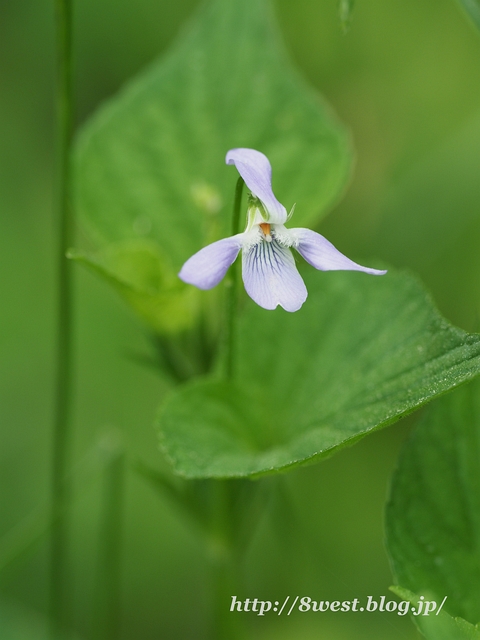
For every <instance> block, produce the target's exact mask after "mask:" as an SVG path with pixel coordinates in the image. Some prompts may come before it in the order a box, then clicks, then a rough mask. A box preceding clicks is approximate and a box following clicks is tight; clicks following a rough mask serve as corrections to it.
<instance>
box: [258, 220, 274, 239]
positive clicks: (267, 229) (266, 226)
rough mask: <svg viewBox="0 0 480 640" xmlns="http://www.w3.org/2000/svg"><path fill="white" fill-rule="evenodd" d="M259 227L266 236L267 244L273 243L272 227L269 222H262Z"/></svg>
mask: <svg viewBox="0 0 480 640" xmlns="http://www.w3.org/2000/svg"><path fill="white" fill-rule="evenodd" d="M258 226H259V227H260V229H261V230H262V231H263V235H264V236H265V240H266V241H267V242H271V241H272V236H271V233H270V225H269V224H268V222H261V223H260V224H259V225H258Z"/></svg>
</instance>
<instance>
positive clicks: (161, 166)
mask: <svg viewBox="0 0 480 640" xmlns="http://www.w3.org/2000/svg"><path fill="white" fill-rule="evenodd" d="M239 146H242V147H253V148H256V149H259V150H261V151H263V152H264V153H266V154H267V155H268V156H269V158H270V161H271V163H272V166H273V186H274V190H275V193H276V195H277V197H278V198H279V200H280V201H281V202H282V203H284V204H285V206H286V207H287V208H288V209H290V208H291V206H292V205H293V204H294V203H295V202H296V203H297V209H296V214H295V219H296V224H298V225H299V226H301V225H306V224H308V223H309V222H312V221H315V220H317V219H318V218H319V216H320V215H323V214H325V212H326V210H327V208H328V207H329V206H331V204H332V203H333V202H334V201H335V200H336V199H337V198H338V196H339V194H340V192H341V191H342V189H343V187H344V185H345V183H346V180H347V177H348V173H349V168H350V163H351V155H352V154H351V150H350V144H349V138H348V135H347V134H346V132H345V131H344V130H343V128H342V127H341V126H340V124H339V123H338V122H337V120H336V119H335V117H334V116H333V114H332V112H331V111H330V109H329V108H328V107H327V106H326V105H325V104H324V103H323V101H322V99H321V97H320V96H319V95H318V94H317V93H315V92H314V91H313V90H312V89H311V88H309V87H307V86H306V84H305V83H304V82H303V80H301V79H300V78H299V77H298V76H297V74H296V73H295V71H294V70H293V69H292V67H291V64H290V61H289V60H288V58H287V56H286V55H285V52H284V50H283V47H282V45H281V43H280V41H279V38H278V34H277V31H276V28H275V22H274V19H273V17H272V14H271V10H270V3H269V2H268V0H211V1H210V2H208V3H206V5H205V6H204V7H202V9H201V10H200V11H199V12H198V14H197V15H196V17H195V18H194V20H193V22H192V23H191V24H190V26H189V28H188V29H187V30H186V31H185V33H184V34H183V35H182V36H181V37H179V38H178V40H177V42H176V44H175V46H174V47H173V49H172V51H171V52H170V53H168V55H167V56H165V57H164V58H163V59H162V60H160V61H159V62H156V63H155V64H153V65H152V66H151V67H150V68H149V69H148V70H147V71H146V72H145V73H143V74H141V75H140V76H139V77H138V78H137V79H136V80H134V81H133V82H132V83H130V84H129V85H128V86H127V87H126V89H125V90H124V91H122V92H121V93H120V94H119V95H118V96H117V97H116V98H114V99H113V100H111V101H110V102H109V103H108V104H106V105H105V106H104V107H103V108H101V109H100V111H99V113H98V114H97V115H95V116H94V117H93V118H92V119H91V121H90V122H89V123H88V124H87V125H86V126H85V127H84V129H83V131H82V133H81V135H80V137H79V141H78V146H77V149H76V155H75V163H74V166H75V186H76V189H75V191H76V209H77V211H78V212H79V216H80V219H81V221H82V223H83V225H84V226H85V228H86V230H87V231H88V232H89V234H90V236H91V238H92V239H93V240H94V241H95V242H96V243H97V245H98V246H99V247H100V248H101V249H102V250H103V249H104V248H105V247H109V246H110V245H115V246H117V245H118V243H124V242H130V241H131V240H132V239H135V238H137V239H142V238H148V239H150V240H152V241H153V242H155V243H156V245H157V246H158V249H159V251H160V252H161V255H162V256H164V257H165V258H168V261H169V263H170V264H171V267H172V269H173V270H174V271H175V272H178V270H179V268H180V267H181V265H182V264H183V263H184V262H185V260H187V259H188V258H189V257H190V256H191V255H192V254H193V253H194V252H195V251H198V250H199V249H200V248H201V247H202V246H204V245H205V244H207V243H208V242H211V241H213V240H215V239H218V238H220V237H223V236H225V235H227V234H228V232H229V227H230V224H231V223H230V218H231V207H232V202H233V194H234V186H235V182H236V179H237V175H238V174H237V172H236V171H235V169H234V168H233V167H227V166H226V165H225V154H226V152H227V151H228V150H229V149H230V148H233V147H239ZM124 258H125V256H123V255H122V256H121V259H119V260H117V261H116V262H115V265H113V264H112V263H110V266H109V268H108V269H107V271H108V277H109V278H111V281H112V282H114V281H119V282H122V283H123V281H124V277H123V273H122V272H123V269H124V268H123V265H122V260H123V259H124ZM125 259H128V258H125ZM98 270H100V267H98V269H97V271H98ZM118 286H120V288H122V289H124V287H123V285H118ZM118 286H117V288H118ZM124 295H125V297H126V299H127V300H128V301H129V302H130V304H132V305H133V306H134V308H135V309H136V311H137V312H138V313H140V314H141V315H143V317H144V318H146V319H147V321H151V319H152V314H151V313H150V310H149V309H148V310H145V309H143V311H142V305H143V302H139V300H138V297H137V296H132V295H131V293H130V292H128V291H124ZM158 295H160V291H159V292H158ZM153 315H154V322H156V318H157V316H156V314H153ZM166 315H167V314H166V313H165V314H163V316H162V318H161V319H160V320H159V324H160V328H161V330H163V326H164V316H166Z"/></svg>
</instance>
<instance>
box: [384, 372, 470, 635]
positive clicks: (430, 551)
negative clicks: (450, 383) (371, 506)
mask: <svg viewBox="0 0 480 640" xmlns="http://www.w3.org/2000/svg"><path fill="white" fill-rule="evenodd" d="M479 461H480V384H479V382H478V381H475V382H473V383H472V384H469V385H467V386H465V387H463V388H462V389H459V390H458V391H456V392H455V393H452V394H450V395H448V396H446V397H445V398H443V399H442V400H441V401H439V402H438V403H435V405H434V406H432V407H431V409H430V410H429V411H428V413H426V414H425V415H424V416H423V419H422V420H421V422H420V424H419V425H418V426H417V428H416V429H415V431H414V433H413V436H412V437H411V439H410V441H409V442H408V443H407V445H406V447H405V449H404V452H403V455H402V457H401V461H400V466H399V468H398V470H397V472H396V473H395V476H394V478H393V483H392V490H391V497H390V501H389V504H388V507H387V543H388V549H389V553H390V557H391V559H392V564H393V569H394V573H395V578H396V580H397V581H398V582H399V583H400V584H402V585H405V586H406V587H407V588H408V589H411V590H412V591H415V593H423V592H424V591H428V592H430V593H432V594H434V596H435V598H436V599H437V600H438V599H442V598H443V597H444V596H445V595H448V600H447V602H446V604H445V610H446V611H448V612H449V613H450V615H452V616H458V617H462V618H464V619H465V620H467V621H469V622H471V623H473V624H476V623H478V622H479V621H480V473H479Z"/></svg>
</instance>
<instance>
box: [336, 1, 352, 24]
mask: <svg viewBox="0 0 480 640" xmlns="http://www.w3.org/2000/svg"><path fill="white" fill-rule="evenodd" d="M354 6H355V0H338V14H339V16H340V22H341V24H342V28H343V30H344V31H348V29H349V28H350V23H351V22H352V14H353V7H354Z"/></svg>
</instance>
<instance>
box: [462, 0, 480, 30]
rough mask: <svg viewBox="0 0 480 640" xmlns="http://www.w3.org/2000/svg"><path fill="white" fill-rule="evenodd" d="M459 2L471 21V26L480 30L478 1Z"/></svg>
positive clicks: (466, 0)
mask: <svg viewBox="0 0 480 640" xmlns="http://www.w3.org/2000/svg"><path fill="white" fill-rule="evenodd" d="M459 2H460V4H461V5H462V7H463V8H464V9H465V11H466V12H467V13H468V15H469V16H470V18H471V19H472V21H473V24H474V25H475V26H476V27H478V28H479V29H480V1H479V0H459Z"/></svg>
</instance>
